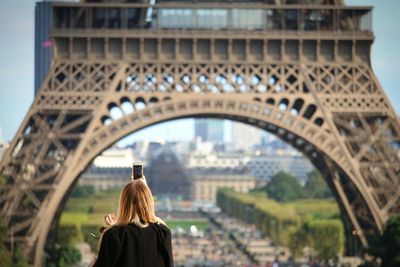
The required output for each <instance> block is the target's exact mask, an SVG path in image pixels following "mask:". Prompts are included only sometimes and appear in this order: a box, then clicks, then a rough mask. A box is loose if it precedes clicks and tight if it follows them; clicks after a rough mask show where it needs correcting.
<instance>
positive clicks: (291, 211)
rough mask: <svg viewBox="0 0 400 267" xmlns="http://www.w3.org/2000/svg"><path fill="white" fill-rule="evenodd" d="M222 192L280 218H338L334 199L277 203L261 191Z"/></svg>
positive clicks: (337, 208) (338, 212)
mask: <svg viewBox="0 0 400 267" xmlns="http://www.w3.org/2000/svg"><path fill="white" fill-rule="evenodd" d="M224 193H225V194H227V195H229V196H230V197H233V198H235V199H237V200H239V201H240V202H242V203H245V204H252V205H254V207H255V208H257V209H259V210H262V211H265V213H267V214H270V215H271V216H273V217H275V218H279V219H281V220H298V219H299V218H302V220H306V219H314V218H315V219H331V218H339V217H340V211H339V207H338V205H337V203H336V201H335V200H334V199H300V200H296V201H293V202H287V203H279V202H277V201H275V200H273V199H269V198H267V196H266V195H265V193H263V192H257V191H255V192H251V193H239V192H235V191H232V190H224Z"/></svg>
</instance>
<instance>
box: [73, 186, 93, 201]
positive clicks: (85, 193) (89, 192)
mask: <svg viewBox="0 0 400 267" xmlns="http://www.w3.org/2000/svg"><path fill="white" fill-rule="evenodd" d="M94 193H95V190H94V187H93V186H92V185H77V186H76V187H75V188H74V189H73V190H72V193H71V197H80V198H86V197H90V196H93V195H94Z"/></svg>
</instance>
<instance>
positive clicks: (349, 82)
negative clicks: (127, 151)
mask: <svg viewBox="0 0 400 267" xmlns="http://www.w3.org/2000/svg"><path fill="white" fill-rule="evenodd" d="M203 4H204V3H203ZM53 5H54V6H55V8H64V7H65V6H68V5H69V4H68V5H67V4H65V3H64V4H57V3H54V4H53ZM57 5H59V6H57ZM71 5H74V8H76V7H79V6H80V5H83V8H87V10H88V9H90V8H92V5H93V4H87V5H85V4H83V3H75V4H71ZM98 5H100V6H101V4H98ZM115 5H117V6H118V5H121V7H124V6H123V5H125V4H123V3H120V4H115ZM126 5H129V7H131V6H132V7H136V6H135V5H137V6H138V7H140V8H141V7H143V5H144V4H126ZM163 5H168V4H167V3H163ZM196 5H201V3H198V4H196ZM221 5H222V7H223V4H221ZM249 5H251V3H250V4H249ZM101 7H102V8H103V6H101ZM257 7H260V8H265V9H266V8H272V9H273V10H275V9H277V7H276V6H275V7H271V6H269V5H262V6H257ZM339 7H341V5H338V6H334V7H332V6H328V7H327V8H331V9H332V10H333V11H332V14H336V13H335V12H338V8H339ZM104 8H110V7H109V6H108V5H104ZM296 8H299V9H300V11H301V12H300V13H301V14H303V15H302V16H304V14H307V12H308V10H306V9H307V8H308V7H296ZM318 8H319V9H321V6H318ZM343 8H344V7H343ZM339 11H340V10H339ZM345 11H347V10H345ZM367 11H368V10H367ZM343 12H344V11H343ZM364 13H365V10H362V12H361V13H360V14H364ZM55 14H58V13H57V12H55ZM79 14H80V13H79ZM89 14H91V13H90V12H89ZM338 14H339V13H338ZM340 14H341V13H340ZM344 14H347V13H344ZM349 14H350V15H352V16H354V14H358V13H356V12H354V11H351V12H350V13H349ZM56 19H59V18H57V17H56ZM347 19H348V18H347V17H346V20H347ZM351 19H352V20H353V18H351ZM89 20H90V17H89V18H88V19H87V20H83V21H89ZM352 20H351V21H352ZM354 21H355V20H354ZM346 25H348V23H347V24H346ZM342 30H343V29H342ZM66 32H67V33H66ZM263 33H264V35H262V34H261V35H260V32H252V31H248V32H243V31H231V30H230V31H219V30H197V31H186V30H179V31H165V30H161V29H156V30H153V31H150V30H149V29H146V30H144V29H136V30H132V31H129V32H124V31H123V30H115V29H114V30H107V29H106V30H103V31H102V32H96V30H93V31H85V32H83V31H82V29H75V30H71V29H68V31H64V30H62V29H57V28H55V29H53V38H54V41H55V42H54V43H55V46H54V48H53V52H54V59H53V63H52V66H51V69H50V70H49V73H48V75H47V77H46V79H45V80H44V81H43V83H42V86H41V89H40V91H39V93H38V94H37V96H36V98H35V100H34V102H33V104H32V106H31V107H30V109H29V112H28V114H27V115H26V117H25V119H24V121H23V123H22V124H21V126H20V128H19V130H18V132H17V134H16V136H15V138H14V139H13V141H12V143H11V144H10V147H9V149H8V150H7V152H6V154H5V156H4V157H3V159H2V161H1V163H0V173H2V174H3V175H6V177H7V179H6V182H5V184H4V185H2V186H1V188H0V190H1V191H0V192H1V193H0V207H1V210H0V211H1V215H2V218H3V219H4V221H5V223H6V224H7V226H8V228H7V229H8V232H7V239H8V241H9V244H10V246H11V243H12V242H18V243H20V244H21V245H22V246H23V248H24V251H25V254H26V255H27V256H28V258H29V260H30V261H31V262H32V263H34V264H35V266H40V265H41V264H42V257H43V251H44V249H45V247H46V246H47V247H46V249H47V248H51V245H52V241H54V235H55V233H56V229H57V224H58V219H59V215H60V213H61V211H62V207H63V203H65V199H66V198H67V197H68V193H69V191H70V190H71V188H72V187H73V185H74V184H75V182H76V181H77V179H78V177H79V175H80V174H81V173H82V172H83V171H84V170H85V169H86V168H87V166H88V165H89V163H90V162H91V161H92V160H93V159H94V158H95V157H96V156H97V155H99V154H100V153H101V152H102V151H104V150H105V149H107V148H108V147H110V146H111V145H112V144H114V143H115V142H117V141H118V140H120V139H121V138H123V137H125V136H127V135H129V134H131V133H134V132H136V131H138V130H140V129H143V128H146V127H148V126H150V125H154V124H157V123H160V122H164V121H168V120H174V119H178V118H187V117H215V118H225V119H231V120H237V121H242V122H244V123H247V124H250V125H253V126H256V127H258V128H261V129H264V130H266V131H269V132H271V133H273V134H275V135H277V136H278V137H280V138H281V139H282V140H284V141H286V142H287V143H289V144H291V145H292V146H293V147H295V148H297V149H298V150H299V151H301V152H302V153H303V154H304V155H305V156H307V157H308V158H309V159H310V160H311V161H312V163H313V164H314V165H315V166H316V167H317V168H318V169H319V170H320V171H321V172H322V173H323V174H324V177H325V178H326V181H327V183H328V185H329V186H330V188H331V190H332V192H333V193H334V195H335V197H336V199H337V201H338V203H339V206H340V207H341V210H342V214H343V218H344V222H345V226H346V231H347V233H348V234H353V235H355V236H357V238H358V239H359V241H360V243H361V244H362V245H363V246H364V247H366V246H367V245H368V237H369V236H370V235H373V234H376V233H378V232H379V231H381V230H382V227H383V225H384V223H385V222H386V221H387V219H388V218H389V216H390V215H391V214H395V213H398V212H399V209H400V200H399V197H400V179H399V172H400V158H399V150H398V148H399V143H400V124H399V121H398V119H397V118H396V114H395V112H394V110H393V108H392V106H391V105H390V102H389V100H388V99H387V98H386V96H385V94H384V92H383V90H382V88H381V86H380V85H379V83H378V81H377V79H376V77H375V76H374V74H373V71H372V69H371V66H370V63H369V47H370V45H371V43H372V39H373V36H372V35H371V33H370V32H368V31H367V32H365V31H359V32H352V33H351V34H349V33H348V32H343V31H340V32H339V31H337V32H334V33H331V32H328V33H323V32H322V33H321V32H318V33H310V32H296V33H293V32H288V33H284V34H283V33H282V32H274V31H266V32H263ZM171 36H172V37H171ZM199 36H200V37H199ZM265 36H268V38H267V37H265Z"/></svg>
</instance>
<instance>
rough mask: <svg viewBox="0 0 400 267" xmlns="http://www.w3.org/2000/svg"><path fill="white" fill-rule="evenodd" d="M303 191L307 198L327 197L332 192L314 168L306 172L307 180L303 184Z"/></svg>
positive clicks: (330, 195)
mask: <svg viewBox="0 0 400 267" xmlns="http://www.w3.org/2000/svg"><path fill="white" fill-rule="evenodd" d="M304 192H305V193H306V195H307V197H309V198H329V197H332V193H331V191H330V189H329V187H328V185H327V184H326V182H325V180H324V178H323V177H322V175H321V173H320V172H319V171H318V170H316V169H314V170H312V171H311V172H309V173H308V180H307V183H306V185H305V186H304Z"/></svg>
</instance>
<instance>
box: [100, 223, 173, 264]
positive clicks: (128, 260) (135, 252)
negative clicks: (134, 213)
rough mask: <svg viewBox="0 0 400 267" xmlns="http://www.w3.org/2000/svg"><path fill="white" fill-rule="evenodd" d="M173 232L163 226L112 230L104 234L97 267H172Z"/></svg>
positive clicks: (126, 227)
mask: <svg viewBox="0 0 400 267" xmlns="http://www.w3.org/2000/svg"><path fill="white" fill-rule="evenodd" d="M173 266H174V262H173V258H172V244H171V231H170V230H169V229H168V227H167V226H165V225H163V224H160V223H150V224H149V226H147V227H145V228H141V227H139V226H136V225H134V224H128V225H126V226H113V227H111V228H110V229H108V230H106V231H105V232H104V234H103V237H102V240H101V245H100V251H99V255H98V258H97V261H96V267H173Z"/></svg>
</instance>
